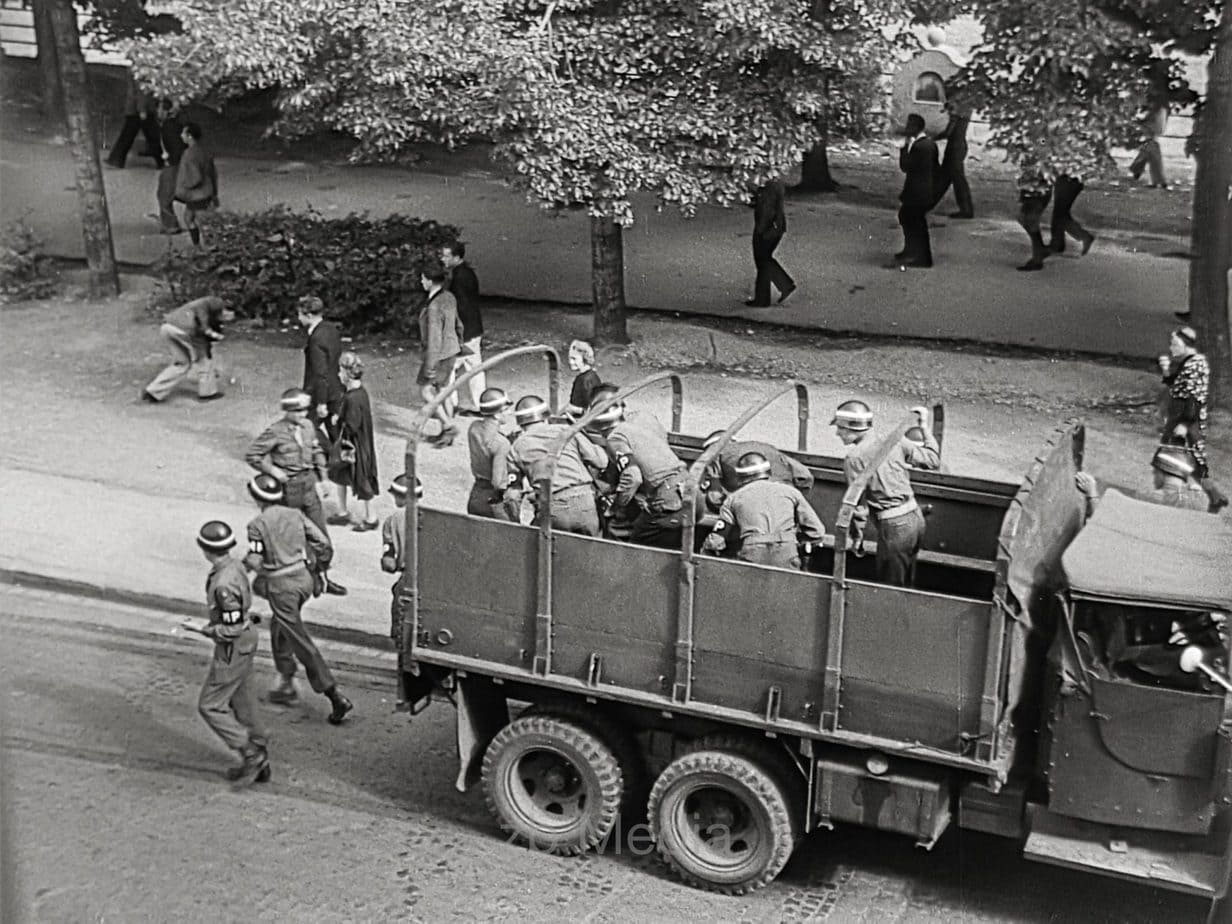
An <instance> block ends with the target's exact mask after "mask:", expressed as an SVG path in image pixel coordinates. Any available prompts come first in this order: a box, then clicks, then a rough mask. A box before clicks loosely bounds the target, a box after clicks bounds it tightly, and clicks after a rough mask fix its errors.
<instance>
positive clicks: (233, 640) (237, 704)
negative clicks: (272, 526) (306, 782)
mask: <svg viewBox="0 0 1232 924" xmlns="http://www.w3.org/2000/svg"><path fill="white" fill-rule="evenodd" d="M197 545H198V547H199V548H200V549H201V551H202V553H203V554H204V555H205V559H206V561H208V562H209V563H210V565H211V567H210V574H209V577H208V578H207V579H206V582H205V602H206V606H207V607H208V608H209V622H207V623H206V624H205V625H204V626H198V625H196V624H195V623H189V622H185V623H184V628H185V629H188V630H190V631H192V632H197V633H199V634H200V635H204V636H205V637H206V638H208V639H210V641H212V642H213V643H214V657H213V659H212V660H211V661H210V669H209V673H207V674H206V676H205V682H204V683H203V684H202V685H201V695H200V697H199V698H198V700H197V711H198V712H199V713H200V714H201V718H202V719H204V720H205V724H207V725H208V726H209V727H210V728H211V729H212V730H213V732H214V734H216V735H217V736H218V737H219V738H221V739H222V742H223V744H225V745H226V746H227V747H229V748H231V750H233V751H235V752H236V753H238V754H239V756H240V759H241V761H242V762H241V764H240V766H238V767H235V768H233V769H231V770H229V771H227V778H228V779H230V780H231V781H232V782H234V783H235V784H236V786H248V785H251V784H252V783H253V782H260V783H264V782H265V781H267V780H268V779H269V778H270V765H269V750H268V746H269V741H268V739H267V738H266V735H265V732H264V731H262V730H261V728H260V726H259V725H258V724H257V698H256V694H255V692H254V690H253V678H252V665H253V656H254V655H255V654H256V651H257V632H256V629H255V628H254V626H253V623H254V622H255V621H256V620H255V619H254V618H253V617H252V616H251V615H250V614H249V608H250V607H251V606H252V591H251V589H250V588H249V586H248V575H247V574H245V572H244V567H243V565H241V564H240V563H239V562H238V561H236V560H235V559H234V558H232V557H231V549H233V548H234V547H235V534H234V533H233V532H232V531H231V527H230V526H228V525H227V524H226V523H223V522H222V521H221V520H210V521H209V522H208V523H206V524H205V525H204V526H202V527H201V529H200V531H199V532H198V533H197Z"/></svg>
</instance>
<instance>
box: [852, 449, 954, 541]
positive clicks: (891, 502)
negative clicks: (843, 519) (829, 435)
mask: <svg viewBox="0 0 1232 924" xmlns="http://www.w3.org/2000/svg"><path fill="white" fill-rule="evenodd" d="M924 439H925V440H926V442H925V444H924V445H923V446H921V445H919V444H918V443H913V442H911V440H909V439H906V438H905V437H904V438H902V439H900V440H899V441H898V445H897V446H895V447H894V449H893V450H891V452H890V455H889V456H888V457H886V460H885V461H884V462H882V463H881V465H879V466H878V467H877V470H876V471H875V472H874V473H873V476H872V477H871V478H869V480H868V483H867V487H866V489H865V491H864V497H863V499H862V500H861V503H860V506H859V507H857V508H856V511H855V515H854V516H853V517H852V521H851V522H852V527H853V528H855V529H858V530H862V529H863V527H864V525H865V524H866V523H867V522H868V515H869V511H870V510H871V511H872V512H873V514H874V515H876V516H877V517H878V518H881V517H883V516H886V515H888V514H893V513H894V512H895V511H898V510H900V509H904V508H911V507H913V506H914V504H915V492H914V491H913V490H912V489H911V466H915V467H916V468H922V469H928V470H936V469H937V468H938V467H939V466H940V465H941V455H940V453H939V452H938V451H937V442H936V440H934V439H933V437H932V434H930V433H928V432H927V431H925V434H924ZM877 442H878V440H877V437H876V436H875V435H874V433H873V431H872V430H869V431H868V432H867V433H866V434H865V435H864V439H862V440H861V441H860V442H858V443H853V444H852V445H850V446H848V447H847V456H846V457H845V458H844V459H843V473H844V474H845V475H846V476H847V483H848V484H851V483H852V482H853V481H855V480H856V478H857V476H859V475H860V473H861V472H863V471H864V470H865V469H866V468H868V465H869V462H870V461H871V459H872V457H873V455H874V454H875V452H876V449H877Z"/></svg>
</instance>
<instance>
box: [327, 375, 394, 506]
mask: <svg viewBox="0 0 1232 924" xmlns="http://www.w3.org/2000/svg"><path fill="white" fill-rule="evenodd" d="M338 429H339V432H340V436H345V437H346V438H347V439H349V440H350V441H351V442H352V443H354V444H355V461H354V462H353V463H351V464H350V465H330V472H329V480H330V481H332V482H333V483H334V484H336V485H341V486H342V487H346V488H351V489H352V490H353V491H354V492H355V496H356V497H357V498H359V499H360V500H372V498H374V497H376V496H377V495H378V494H379V493H380V492H381V485H380V480H379V476H378V474H377V470H376V445H375V438H374V428H373V426H372V403H371V401H369V399H368V392H367V390H366V389H365V388H363V387H362V386H361V387H359V388H353V389H351V390H350V391H347V392H345V393H344V394H343V396H342V406H341V408H340V409H339V412H338Z"/></svg>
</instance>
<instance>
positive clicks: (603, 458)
mask: <svg viewBox="0 0 1232 924" xmlns="http://www.w3.org/2000/svg"><path fill="white" fill-rule="evenodd" d="M568 429H569V427H568V426H567V425H566V424H553V423H541V424H535V425H534V426H532V427H530V428H529V429H527V430H523V431H522V432H521V433H520V434H518V437H517V439H515V440H514V441H513V445H512V446H511V447H510V448H509V455H508V458H507V460H506V461H507V464H508V469H509V474H508V476H507V477H506V480H505V486H506V489H507V490H511V491H518V490H521V487H522V482H523V481H524V480H525V481H526V482H527V483H528V484H529V485H530V486H531V487H532V488H533V487H534V483H535V479H537V478H543V477H545V476H546V475H547V466H548V462H549V460H550V459H551V457H552V451H553V449H554V447H555V445H556V443H557V441H558V440H559V439H560V438H561V436H562V435H563V434H564V433H565V431H566V430H568ZM607 465H608V456H607V453H606V452H604V451H603V449H602V448H601V447H599V446H596V445H595V444H594V443H592V442H591V441H590V440H589V439H588V438H587V437H586V436H584V435H583V434H581V433H577V434H574V435H573V437H572V438H571V439H570V440H569V442H568V443H566V444H565V448H564V449H563V450H561V453H560V459H559V461H558V462H557V464H556V478H555V479H554V480H553V482H552V490H553V491H555V492H560V491H563V490H565V489H566V488H575V487H578V486H579V485H593V484H594V483H595V474H594V473H595V472H596V471H602V470H603V469H605V468H607Z"/></svg>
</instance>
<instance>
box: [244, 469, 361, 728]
mask: <svg viewBox="0 0 1232 924" xmlns="http://www.w3.org/2000/svg"><path fill="white" fill-rule="evenodd" d="M248 493H249V494H251V495H252V499H253V500H255V501H256V502H257V506H258V507H260V508H261V513H260V514H259V515H258V516H257V517H256V519H254V520H253V521H252V522H250V523H249V524H248V554H247V555H245V556H244V565H245V566H246V567H247V568H248V570H250V571H254V572H256V573H257V575H258V578H257V592H258V593H263V594H264V596H265V599H266V600H268V601H269V605H270V612H271V613H272V614H273V618H272V619H271V621H270V648H271V649H272V651H273V655H274V667H275V668H276V669H277V671H278V675H279V677H281V678H282V679H281V682H280V683H279V685H278V687H277V688H276V689H274V690H273V691H271V692H270V697H269V698H270V702H273V703H280V704H283V705H288V704H290V703H293V702H295V701H296V700H297V699H299V693H297V692H296V690H295V683H294V677H295V670H296V668H295V662H296V661H297V660H298V661H299V662H300V663H301V664H303V665H304V672H305V673H306V674H307V675H308V682H309V683H310V684H311V685H312V689H313V690H314V691H316V692H317V693H322V694H324V695H325V697H326V698H327V699H328V700H329V701H330V705H331V706H332V707H333V709H332V711H331V712H330V714H329V722H330V724H331V725H339V724H341V722H342V720H343V719H345V718H346V716H347V713H349V712H350V711H351V708H352V707H351V701H350V700H348V699H347V698H346V697H345V696H343V695H342V694H341V693H339V692H338V687H337V685H336V684H335V683H334V675H333V672H332V671H330V669H329V665H328V664H326V663H325V659H324V658H323V657H321V652H320V651H318V650H317V646H316V644H315V643H314V642H313V641H312V637H311V636H309V635H308V630H307V629H306V628H304V623H303V621H302V619H301V618H300V611H301V610H302V609H303V607H304V604H305V603H307V602H308V598H309V597H313V596H316V595H317V593H318V590H317V585H316V579H317V578H318V577H319V575H320V572H321V571H323V570H324V569H325V568H326V567H327V566H328V565H329V562H330V559H331V558H332V556H333V552H334V550H333V548H332V547H331V546H330V544H329V539H328V538H327V537H326V535H325V533H324V531H323V530H321V529H320V528H318V527H317V526H316V524H314V523H313V522H312V521H311V520H310V519H308V517H307V516H305V515H304V514H303V513H302V512H301V511H299V510H293V509H291V508H290V507H284V506H283V505H282V500H283V487H282V485H281V484H279V483H278V480H277V479H276V478H274V476H272V475H257V476H256V477H255V478H253V479H252V481H250V482H248Z"/></svg>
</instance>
